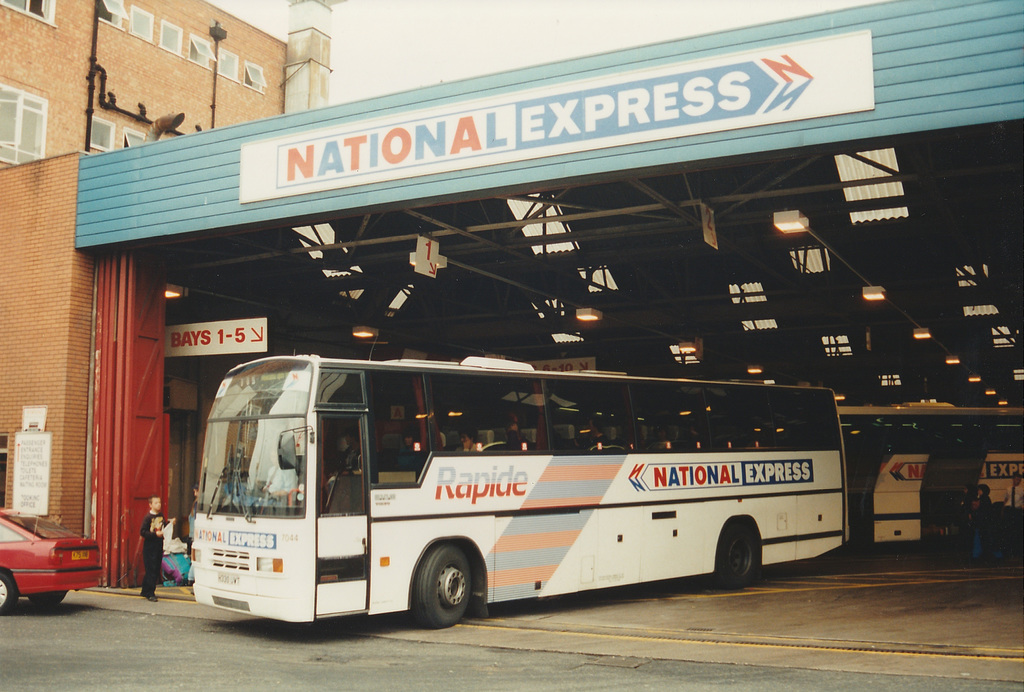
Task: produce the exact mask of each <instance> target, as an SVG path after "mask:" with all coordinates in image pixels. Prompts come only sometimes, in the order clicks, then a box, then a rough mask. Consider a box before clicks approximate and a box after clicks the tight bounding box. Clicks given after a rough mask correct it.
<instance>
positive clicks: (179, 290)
mask: <svg viewBox="0 0 1024 692" xmlns="http://www.w3.org/2000/svg"><path fill="white" fill-rule="evenodd" d="M187 295H188V289H187V288H185V287H183V286H177V285H175V284H167V285H166V286H164V298H183V297H185V296H187Z"/></svg>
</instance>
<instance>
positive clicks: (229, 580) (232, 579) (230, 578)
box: [217, 574, 238, 585]
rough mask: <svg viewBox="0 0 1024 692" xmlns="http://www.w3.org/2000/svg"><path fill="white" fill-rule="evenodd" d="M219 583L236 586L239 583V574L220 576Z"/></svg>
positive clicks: (218, 576)
mask: <svg viewBox="0 0 1024 692" xmlns="http://www.w3.org/2000/svg"><path fill="white" fill-rule="evenodd" d="M217 582H218V583H220V584H231V585H234V584H237V583H238V575H237V574H218V575H217Z"/></svg>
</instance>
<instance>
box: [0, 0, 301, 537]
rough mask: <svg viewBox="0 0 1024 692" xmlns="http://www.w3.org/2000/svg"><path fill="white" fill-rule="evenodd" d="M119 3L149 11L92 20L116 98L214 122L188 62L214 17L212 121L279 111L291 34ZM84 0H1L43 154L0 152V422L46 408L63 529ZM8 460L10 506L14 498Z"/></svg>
mask: <svg viewBox="0 0 1024 692" xmlns="http://www.w3.org/2000/svg"><path fill="white" fill-rule="evenodd" d="M124 5H125V8H126V9H127V10H128V13H129V15H131V13H132V10H133V8H138V9H140V10H143V11H145V12H147V13H149V14H150V15H152V19H153V21H152V24H153V36H152V40H150V41H147V40H145V39H143V38H140V37H139V36H137V35H135V34H134V33H133V32H132V31H131V27H130V21H129V20H126V21H122V22H120V26H114V25H112V24H109V23H106V22H102V21H101V22H100V23H99V25H98V29H97V34H96V38H97V51H96V54H97V62H98V63H99V64H100V65H101V66H102V67H103V68H104V69H105V70H106V73H107V82H106V91H107V92H114V94H115V95H116V98H117V105H118V106H120V107H121V108H123V109H125V110H129V111H132V112H138V104H139V103H143V104H145V106H146V111H147V115H148V117H149V118H150V119H154V118H156V117H159V116H161V115H164V114H166V113H180V112H183V113H185V121H184V123H183V124H182V125H181V127H180V128H179V130H180V131H181V132H182V133H186V134H187V133H189V132H194V131H195V129H196V126H197V125H198V126H199V127H201V128H202V129H209V127H210V118H211V109H210V105H211V102H212V99H213V71H212V69H210V68H207V67H203V66H200V65H197V64H196V63H194V62H192V61H190V60H189V42H190V36H191V35H195V36H197V37H199V38H201V39H205V40H207V41H209V42H210V44H211V45H212V43H213V41H212V38H211V37H210V35H209V30H210V26H211V24H212V23H213V22H214V21H219V22H220V24H221V26H222V27H223V29H224V30H225V31H226V32H227V38H226V39H225V40H223V41H222V42H221V44H220V46H221V50H222V51H229V52H231V53H233V54H235V55H236V56H237V57H238V75H237V79H236V80H231V79H228V78H226V77H218V81H217V110H216V118H217V121H216V124H217V126H218V127H221V126H224V125H230V124H232V123H237V122H242V121H246V120H255V119H258V118H263V117H268V116H272V115H277V114H280V113H282V112H283V111H284V88H283V81H284V61H285V48H286V46H285V44H284V43H283V42H282V41H279V40H277V39H275V38H273V37H271V36H269V35H267V34H265V33H263V32H261V31H259V30H258V29H256V28H254V27H251V26H249V25H247V24H245V23H244V22H242V21H241V20H239V19H236V18H235V17H233V16H232V15H230V14H228V13H226V12H224V11H222V10H220V9H218V8H216V7H214V6H213V5H210V4H209V3H207V2H205V1H204V0H138V1H136V2H133V1H132V0H127V1H126V2H125V3H124ZM93 6H94V3H93V2H92V0H59V1H58V2H56V3H55V5H54V7H55V14H54V16H53V21H52V22H49V21H43V20H41V19H40V18H38V17H36V16H34V15H31V14H28V13H24V12H19V11H17V10H14V9H11V8H10V7H8V6H6V5H2V4H0V36H2V37H3V47H4V48H3V49H4V56H3V60H2V61H0V84H2V85H4V86H6V87H9V88H13V89H17V90H21V91H24V92H27V93H29V94H32V95H33V96H36V97H41V98H43V99H45V100H46V102H47V119H46V144H45V152H44V153H45V156H47V157H48V158H47V159H44V160H41V161H36V162H32V163H27V164H22V165H20V166H9V165H8V164H5V163H0V258H2V260H3V271H2V272H0V382H3V385H2V386H0V432H6V433H9V434H10V441H9V444H10V449H11V453H10V457H11V461H13V447H14V432H15V431H17V430H18V429H19V428H20V427H21V415H22V407H24V406H30V405H46V406H48V416H47V430H49V431H52V432H53V450H52V453H53V456H52V467H51V485H50V504H49V512H50V515H51V516H52V517H54V518H56V519H57V520H58V521H61V522H63V523H65V524H66V525H68V526H69V527H71V528H75V529H78V530H82V529H83V528H84V525H85V516H86V512H85V510H84V503H85V476H86V459H87V429H86V428H87V424H86V420H87V413H88V401H87V399H88V391H89V380H90V369H89V339H90V334H91V328H92V319H93V305H92V300H93V262H92V259H91V257H90V256H88V255H85V254H82V253H79V252H77V251H75V249H74V237H75V201H76V194H77V172H78V155H77V154H74V153H73V152H80V151H82V150H83V149H84V147H85V132H86V122H87V116H86V109H87V107H88V86H89V85H88V80H87V77H88V74H89V68H90V61H89V56H90V52H91V44H92V36H93ZM164 21H167V22H169V23H170V24H172V25H174V26H176V27H178V28H180V29H181V33H182V42H181V51H180V53H179V54H175V53H172V52H170V51H168V50H165V49H164V48H161V47H160V32H161V26H162V23H163V22H164ZM246 61H249V62H251V63H254V64H256V65H259V66H260V67H262V69H263V76H264V79H265V81H266V87H265V89H264V91H263V93H260V92H258V91H256V90H255V89H253V88H251V87H249V86H245V85H244V84H243V83H242V82H243V78H244V77H243V75H244V70H245V63H246ZM99 87H100V84H99V79H98V77H97V79H96V95H95V97H94V99H93V108H94V117H96V118H101V119H103V120H106V121H109V122H112V123H113V124H114V126H115V135H114V146H115V147H120V146H122V142H123V139H124V132H125V130H126V129H130V130H133V131H136V132H140V133H143V134H144V133H145V131H146V130H147V129H148V125H147V124H146V123H142V122H138V121H137V120H134V119H133V118H131V117H130V116H127V115H123V114H120V113H117V112H115V111H112V110H105V109H103V108H101V107H100V105H99ZM12 469H13V466H12V465H11V463H10V462H9V465H8V473H7V479H6V484H5V486H6V487H5V490H6V494H5V504H6V505H7V506H10V504H11V499H12V498H11V489H12V480H13V473H11V471H12Z"/></svg>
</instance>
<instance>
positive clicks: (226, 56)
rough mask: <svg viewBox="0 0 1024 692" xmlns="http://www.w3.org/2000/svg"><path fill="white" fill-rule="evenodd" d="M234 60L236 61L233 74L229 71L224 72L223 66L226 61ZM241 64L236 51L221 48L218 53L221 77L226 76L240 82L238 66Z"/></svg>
mask: <svg viewBox="0 0 1024 692" xmlns="http://www.w3.org/2000/svg"><path fill="white" fill-rule="evenodd" d="M232 60H234V62H235V69H234V71H233V72H232V74H228V73H227V72H224V71H223V70H222V69H221V67H222V66H223V65H224V62H225V61H227V62H231V61H232ZM239 64H240V63H239V60H238V55H236V54H235V53H232V52H231V51H229V50H221V51H220V52H219V53H218V54H217V75H218V76H220V77H224V78H226V79H230V80H231V81H232V82H238V81H239V80H238V66H239Z"/></svg>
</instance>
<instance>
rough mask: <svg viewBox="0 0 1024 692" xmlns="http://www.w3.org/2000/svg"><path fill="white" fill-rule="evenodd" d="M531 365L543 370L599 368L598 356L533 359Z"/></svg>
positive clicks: (561, 370) (568, 370)
mask: <svg viewBox="0 0 1024 692" xmlns="http://www.w3.org/2000/svg"><path fill="white" fill-rule="evenodd" d="M530 365H532V366H533V367H534V368H535V369H537V370H540V371H542V372H582V371H584V370H597V358H594V357H593V356H587V357H584V358H559V359H556V360H532V361H530Z"/></svg>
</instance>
